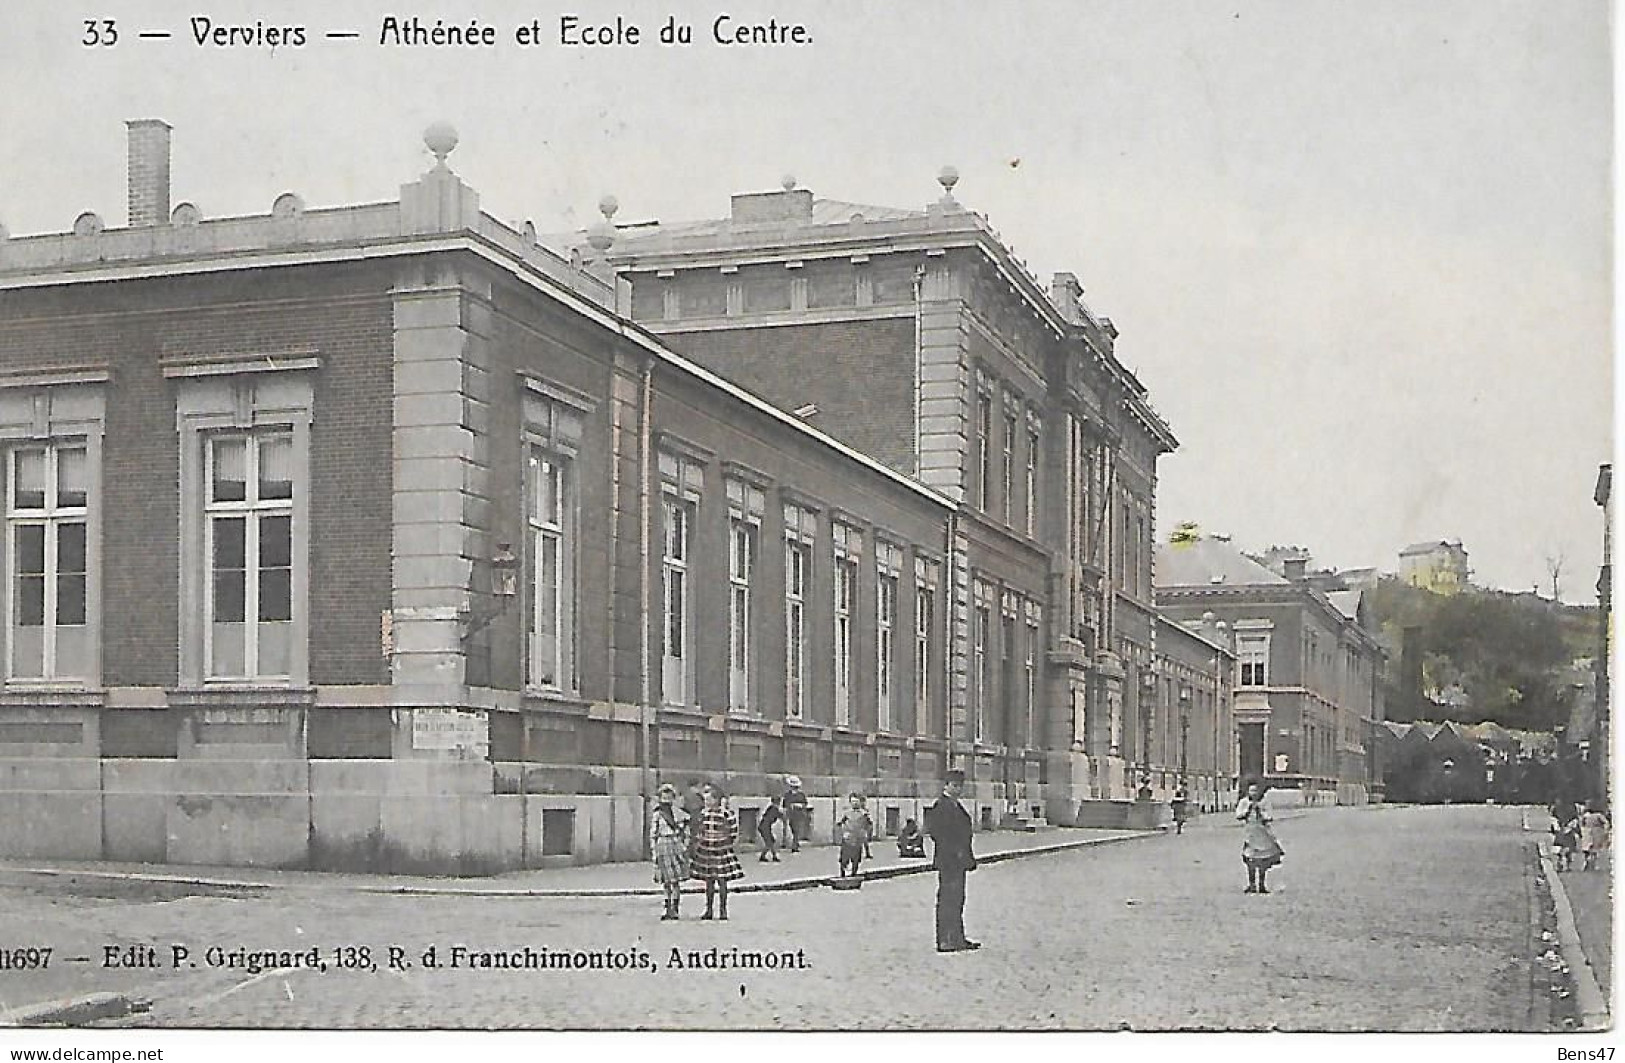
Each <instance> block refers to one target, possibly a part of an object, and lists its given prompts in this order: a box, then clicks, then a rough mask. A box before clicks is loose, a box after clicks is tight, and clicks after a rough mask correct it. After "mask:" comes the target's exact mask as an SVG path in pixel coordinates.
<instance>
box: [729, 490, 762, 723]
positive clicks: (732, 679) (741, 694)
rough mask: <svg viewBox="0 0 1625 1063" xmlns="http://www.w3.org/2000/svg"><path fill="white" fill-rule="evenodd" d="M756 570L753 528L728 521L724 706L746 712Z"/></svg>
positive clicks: (753, 647)
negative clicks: (752, 588)
mask: <svg viewBox="0 0 1625 1063" xmlns="http://www.w3.org/2000/svg"><path fill="white" fill-rule="evenodd" d="M755 571H756V525H755V524H752V523H750V522H749V521H746V520H741V519H738V518H735V519H733V520H730V521H729V522H728V707H729V708H730V709H732V710H733V711H735V712H749V711H750V683H751V673H752V672H753V671H754V669H753V668H752V664H753V662H754V660H755V653H756V643H755V639H754V637H753V636H752V634H751V579H752V577H753V576H754V575H755Z"/></svg>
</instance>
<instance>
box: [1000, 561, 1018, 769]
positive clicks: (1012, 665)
mask: <svg viewBox="0 0 1625 1063" xmlns="http://www.w3.org/2000/svg"><path fill="white" fill-rule="evenodd" d="M1019 606H1020V599H1019V598H1017V597H1016V595H1015V594H1014V593H1013V592H1011V591H1005V592H1004V593H1003V594H1002V595H1000V598H999V654H1000V656H1001V658H1002V659H1001V661H1000V668H999V699H1000V713H999V716H1000V719H999V741H1000V742H1002V743H1005V744H1007V745H1008V744H1010V743H1011V742H1013V741H1014V740H1015V737H1016V736H1015V733H1014V726H1013V725H1014V723H1015V720H1014V719H1013V715H1014V714H1013V713H1012V712H1011V711H1010V710H1011V708H1012V707H1013V706H1014V705H1015V704H1016V703H1017V700H1018V699H1019V698H1020V697H1021V692H1020V689H1019V688H1018V686H1017V683H1018V682H1019V679H1018V676H1017V673H1016V667H1017V660H1018V659H1017V656H1016V652H1017V650H1018V648H1019V647H1017V645H1016V621H1017V613H1018V611H1019Z"/></svg>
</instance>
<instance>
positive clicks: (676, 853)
mask: <svg viewBox="0 0 1625 1063" xmlns="http://www.w3.org/2000/svg"><path fill="white" fill-rule="evenodd" d="M688 828H689V823H688V814H687V813H686V812H684V811H683V810H682V809H681V808H679V807H678V805H677V788H676V787H675V786H673V785H671V784H670V783H664V784H662V785H661V787H660V789H658V790H656V791H655V808H654V814H653V815H651V816H650V817H649V853H650V855H651V857H652V858H653V860H654V865H655V881H656V882H658V883H660V888H661V890H662V891H663V892H664V893H665V895H666V910H665V912H664V913H662V914H661V916H660V918H661V920H662V921H664V920H667V919H676V918H678V914H677V912H678V908H679V906H680V905H681V903H682V897H683V880H684V879H686V878H688Z"/></svg>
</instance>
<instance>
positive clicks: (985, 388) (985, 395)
mask: <svg viewBox="0 0 1625 1063" xmlns="http://www.w3.org/2000/svg"><path fill="white" fill-rule="evenodd" d="M977 380H978V385H977V390H976V461H977V472H976V508H977V509H979V510H981V511H982V512H984V513H985V512H987V500H988V497H989V491H988V481H990V480H991V479H992V478H993V450H992V447H993V387H992V384H991V382H989V381H988V380H987V378H986V376H985V374H978V375H977Z"/></svg>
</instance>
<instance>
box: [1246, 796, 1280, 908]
mask: <svg viewBox="0 0 1625 1063" xmlns="http://www.w3.org/2000/svg"><path fill="white" fill-rule="evenodd" d="M1236 818H1237V819H1239V820H1241V821H1242V836H1241V860H1242V862H1243V863H1245V864H1246V865H1247V888H1246V889H1245V890H1243V891H1242V892H1243V893H1268V892H1269V887H1268V886H1266V885H1265V884H1264V877H1265V876H1266V875H1268V874H1269V870H1270V868H1272V867H1274V866H1275V865H1276V864H1279V863H1280V862H1281V857H1282V856H1284V855H1286V854H1285V852H1284V851H1283V850H1282V848H1281V843H1280V841H1278V840H1277V839H1276V837H1275V831H1274V829H1273V828H1272V827H1271V826H1270V816H1269V813H1268V812H1266V811H1265V810H1264V788H1263V787H1262V786H1260V785H1259V784H1258V783H1256V782H1250V783H1248V784H1247V794H1246V796H1245V797H1243V798H1242V799H1241V800H1240V801H1239V802H1237V803H1236Z"/></svg>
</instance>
